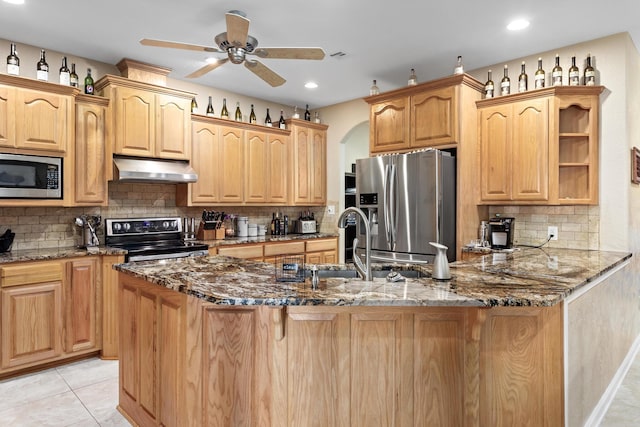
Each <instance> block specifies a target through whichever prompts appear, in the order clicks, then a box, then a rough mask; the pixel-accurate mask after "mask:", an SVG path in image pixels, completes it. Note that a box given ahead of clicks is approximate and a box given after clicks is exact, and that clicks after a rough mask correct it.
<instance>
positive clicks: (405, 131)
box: [365, 75, 481, 154]
mask: <svg viewBox="0 0 640 427" xmlns="http://www.w3.org/2000/svg"><path fill="white" fill-rule="evenodd" d="M461 86H469V87H472V88H473V89H474V90H475V91H477V92H479V91H480V90H481V84H480V82H478V81H476V80H474V79H472V78H471V77H469V76H466V75H457V76H451V77H445V78H443V79H438V80H433V81H430V82H425V83H421V84H419V85H417V86H411V87H405V88H401V89H397V90H394V91H389V92H385V93H382V94H380V95H374V96H370V97H367V98H365V101H367V102H368V103H369V104H370V105H371V109H370V115H369V125H370V138H369V144H370V146H369V151H370V152H371V153H372V154H373V153H389V152H394V153H395V152H402V151H408V150H414V149H418V148H425V147H437V146H442V145H451V144H457V143H459V142H460V141H461V128H462V126H463V123H462V122H461V115H463V114H465V113H466V114H472V111H471V110H469V111H467V110H468V109H469V108H470V107H472V104H471V105H468V104H469V103H468V102H466V101H467V100H466V98H465V96H464V94H463V93H461V90H462V89H461Z"/></svg>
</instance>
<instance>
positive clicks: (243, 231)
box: [238, 216, 249, 237]
mask: <svg viewBox="0 0 640 427" xmlns="http://www.w3.org/2000/svg"><path fill="white" fill-rule="evenodd" d="M248 235H249V218H248V217H246V216H239V217H238V237H247V236H248Z"/></svg>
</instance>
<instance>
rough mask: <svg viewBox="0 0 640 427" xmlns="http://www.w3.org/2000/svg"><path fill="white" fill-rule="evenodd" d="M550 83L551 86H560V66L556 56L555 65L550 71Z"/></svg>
mask: <svg viewBox="0 0 640 427" xmlns="http://www.w3.org/2000/svg"><path fill="white" fill-rule="evenodd" d="M551 83H552V85H553V86H562V67H561V66H560V55H558V54H556V65H555V66H554V67H553V69H552V70H551Z"/></svg>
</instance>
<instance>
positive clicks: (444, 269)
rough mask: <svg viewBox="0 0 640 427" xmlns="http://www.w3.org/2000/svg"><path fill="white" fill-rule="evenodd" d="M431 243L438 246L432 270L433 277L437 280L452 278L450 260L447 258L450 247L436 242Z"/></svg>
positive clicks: (435, 246)
mask: <svg viewBox="0 0 640 427" xmlns="http://www.w3.org/2000/svg"><path fill="white" fill-rule="evenodd" d="M429 244H430V245H431V246H433V247H434V248H436V258H435V260H434V261H433V271H432V272H431V277H432V278H434V279H436V280H449V279H451V272H450V271H449V260H448V259H447V249H449V248H448V247H446V246H445V245H441V244H440V243H436V242H429Z"/></svg>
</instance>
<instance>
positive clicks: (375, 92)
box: [369, 79, 380, 96]
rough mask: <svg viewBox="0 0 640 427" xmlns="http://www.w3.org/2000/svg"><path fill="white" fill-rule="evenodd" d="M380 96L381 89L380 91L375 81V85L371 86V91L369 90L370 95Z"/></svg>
mask: <svg viewBox="0 0 640 427" xmlns="http://www.w3.org/2000/svg"><path fill="white" fill-rule="evenodd" d="M379 94H380V89H378V84H377V82H376V80H375V79H374V80H373V84H372V85H371V89H369V95H370V96H371V95H379Z"/></svg>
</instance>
